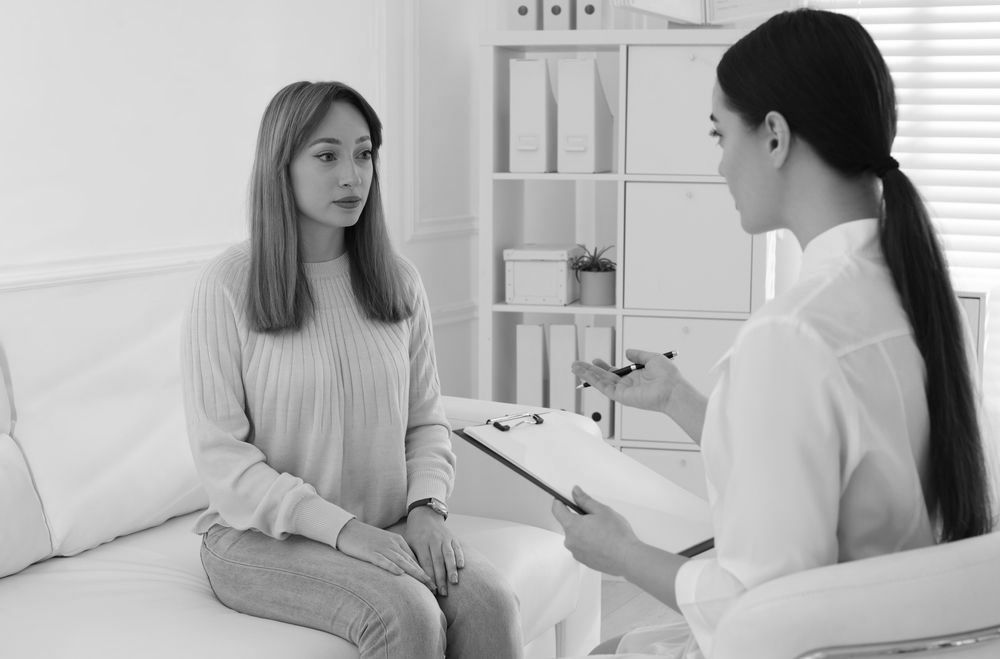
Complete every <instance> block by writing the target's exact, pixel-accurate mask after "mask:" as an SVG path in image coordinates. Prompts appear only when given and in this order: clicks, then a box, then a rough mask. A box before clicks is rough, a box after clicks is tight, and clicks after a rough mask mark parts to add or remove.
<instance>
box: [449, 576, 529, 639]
mask: <svg viewBox="0 0 1000 659" xmlns="http://www.w3.org/2000/svg"><path fill="white" fill-rule="evenodd" d="M459 579H460V581H459V585H458V586H457V587H453V588H451V589H449V591H448V592H449V597H451V596H452V595H458V596H459V597H458V598H457V601H456V603H458V602H461V606H460V607H457V608H459V614H460V615H476V614H479V615H482V616H485V617H488V618H490V619H493V620H496V621H498V622H501V621H502V622H501V624H505V625H506V624H511V625H514V624H519V621H520V603H519V601H518V599H517V595H516V594H515V593H514V589H513V588H511V586H510V583H509V582H508V581H507V579H505V578H504V577H503V575H501V574H500V573H499V572H497V570H496V569H495V568H494V567H493V566H492V565H490V564H489V563H485V564H479V565H470V566H469V568H467V569H465V570H462V571H460V572H459Z"/></svg>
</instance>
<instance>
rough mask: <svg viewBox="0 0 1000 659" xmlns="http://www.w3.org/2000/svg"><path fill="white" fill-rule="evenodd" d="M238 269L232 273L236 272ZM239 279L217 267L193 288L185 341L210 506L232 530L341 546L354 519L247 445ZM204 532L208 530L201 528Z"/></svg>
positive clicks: (187, 400)
mask: <svg viewBox="0 0 1000 659" xmlns="http://www.w3.org/2000/svg"><path fill="white" fill-rule="evenodd" d="M231 270H232V269H231ZM234 279H236V277H234V273H233V272H232V271H230V272H227V271H226V269H224V268H221V267H218V265H217V264H213V266H210V267H209V268H208V269H206V271H205V273H203V275H202V277H201V278H200V280H199V282H198V284H197V285H196V287H195V291H194V296H193V299H192V303H191V307H190V309H189V312H188V315H187V318H186V322H185V326H184V331H183V337H182V349H181V355H182V377H183V381H182V382H183V390H184V408H185V414H186V417H187V429H188V438H189V441H190V444H191V452H192V455H193V458H194V462H195V466H196V468H197V470H198V474H199V476H200V478H201V482H202V484H203V486H204V487H205V489H206V491H207V493H208V498H209V502H210V505H211V507H212V508H213V509H214V510H215V511H216V512H217V513H218V514H219V516H221V517H222V519H223V520H224V521H225V523H226V524H228V525H229V526H232V527H233V528H237V529H249V528H253V529H257V530H259V531H261V532H262V533H265V534H266V535H269V536H271V537H273V538H278V539H283V538H285V537H286V536H287V535H288V534H289V533H298V534H301V535H305V536H307V537H310V538H312V539H314V540H318V541H321V542H326V543H327V544H329V545H331V546H335V544H336V538H337V535H338V534H339V533H340V530H341V528H343V526H344V525H345V524H346V523H347V522H348V521H350V519H352V517H353V515H351V514H350V513H348V512H347V511H345V510H343V509H342V508H340V507H339V506H336V505H334V504H332V503H330V502H328V501H326V500H324V499H322V498H321V497H320V496H319V495H318V494H317V492H316V490H315V488H314V487H313V486H311V485H310V484H308V483H306V482H304V481H303V480H302V479H301V478H298V477H296V476H293V475H291V474H288V473H279V472H278V471H277V470H275V469H273V468H272V467H271V466H270V465H269V464H268V463H267V459H266V456H265V455H264V453H262V452H261V451H260V449H258V448H257V447H256V446H254V445H253V444H252V443H251V442H250V441H249V440H250V438H251V435H252V432H253V430H252V427H253V426H252V422H251V420H250V419H249V418H248V417H247V413H246V411H245V407H244V403H245V399H246V394H245V392H244V389H243V374H242V364H241V361H242V351H241V338H240V333H241V331H246V330H245V329H244V328H241V327H239V324H238V321H237V318H238V317H239V314H238V308H239V307H237V304H239V302H238V296H237V295H236V294H235V293H234V292H233V289H234V288H236V287H235V286H232V283H233V280H234ZM198 530H200V531H204V529H198Z"/></svg>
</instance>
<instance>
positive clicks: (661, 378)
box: [573, 348, 683, 412]
mask: <svg viewBox="0 0 1000 659" xmlns="http://www.w3.org/2000/svg"><path fill="white" fill-rule="evenodd" d="M676 355H677V351H670V352H667V353H656V352H649V351H645V350H635V349H632V348H630V349H628V350H626V351H625V358H626V359H628V360H629V361H630V362H632V363H631V364H629V365H628V366H623V367H622V368H619V369H615V370H612V369H611V367H610V366H609V365H608V364H606V363H605V362H603V361H600V360H597V361H595V363H594V364H589V363H587V362H582V361H578V362H574V363H573V374H574V375H575V376H576V377H578V378H580V379H581V380H583V381H584V383H586V384H587V385H589V386H592V387H594V388H595V389H597V390H598V391H600V392H601V393H602V394H604V395H605V396H607V397H608V398H610V399H611V400H614V401H617V402H619V403H622V404H623V405H629V406H631V407H638V408H640V409H645V410H653V411H657V412H662V411H664V410H665V409H666V404H667V401H668V400H669V399H670V395H671V394H672V393H673V390H674V387H675V386H677V384H678V383H679V382H681V381H683V378H682V377H681V374H680V370H679V369H678V368H677V367H676V366H675V365H674V364H673V361H672V359H673V357H675V356H676ZM629 374H632V375H631V376H629V377H624V376H628V375H629Z"/></svg>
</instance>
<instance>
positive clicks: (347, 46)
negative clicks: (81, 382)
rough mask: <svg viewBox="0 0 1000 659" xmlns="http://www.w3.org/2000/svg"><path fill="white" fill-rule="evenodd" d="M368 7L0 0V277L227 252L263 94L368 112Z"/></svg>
mask: <svg viewBox="0 0 1000 659" xmlns="http://www.w3.org/2000/svg"><path fill="white" fill-rule="evenodd" d="M377 4H378V3H370V2H365V1H364V0H355V1H350V2H345V1H338V2H327V1H323V0H283V1H282V2H280V3H279V2H274V1H269V0H212V1H211V2H204V1H201V0H171V1H170V2H164V1H162V0H88V1H87V2H79V1H77V0H5V2H4V3H3V12H2V15H3V18H2V20H0V82H2V85H3V90H4V93H3V96H4V101H3V103H2V105H0V154H2V156H0V223H2V239H0V264H3V267H5V268H10V267H13V266H17V265H23V264H45V263H47V262H51V261H61V260H64V259H81V258H93V257H99V256H102V255H112V254H121V253H123V252H135V251H147V250H162V249H167V248H183V247H190V246H199V245H205V244H215V243H224V242H231V241H234V240H238V239H241V238H242V237H243V236H244V235H245V219H244V198H245V195H246V186H247V177H248V174H249V169H250V162H251V158H252V154H253V146H254V140H255V135H256V130H257V123H258V121H259V118H260V115H261V113H262V111H263V109H264V106H265V104H266V103H267V101H268V99H269V98H270V97H271V96H272V95H273V94H274V92H276V91H277V90H278V89H279V88H280V87H282V86H283V85H285V84H286V83H288V82H291V81H293V80H300V79H326V78H340V79H342V80H345V81H347V82H349V83H351V84H354V85H356V86H357V87H358V88H359V90H360V91H361V92H362V93H364V94H366V95H368V96H370V97H372V100H373V103H374V104H375V105H376V107H377V106H378V104H379V103H380V102H381V101H382V99H381V98H379V96H380V84H381V83H380V72H379V70H378V69H377V67H378V64H379V62H378V59H377V58H375V57H373V51H374V49H376V48H378V47H379V46H380V45H381V39H380V38H379V37H380V34H379V33H378V30H377V28H378V25H377V23H376V21H375V20H374V18H375V12H376V5H377Z"/></svg>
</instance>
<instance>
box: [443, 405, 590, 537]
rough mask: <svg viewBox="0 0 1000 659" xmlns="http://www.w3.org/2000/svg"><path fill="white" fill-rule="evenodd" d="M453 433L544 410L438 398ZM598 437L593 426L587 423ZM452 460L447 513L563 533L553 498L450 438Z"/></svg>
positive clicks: (474, 448)
mask: <svg viewBox="0 0 1000 659" xmlns="http://www.w3.org/2000/svg"><path fill="white" fill-rule="evenodd" d="M442 400H443V401H444V406H445V411H446V413H447V415H448V420H449V421H450V422H451V424H452V428H453V429H455V430H457V429H459V428H464V427H465V426H471V425H477V424H481V423H483V422H484V421H486V419H489V418H493V417H497V416H503V415H504V414H510V413H512V412H525V411H532V412H544V411H546V410H545V408H542V407H530V406H525V405H514V404H512V403H497V402H493V401H485V400H477V399H474V398H459V397H457V396H442ZM588 423H590V424H591V425H592V426H593V432H594V433H595V435H596V436H598V437H600V436H601V435H600V429H599V428H598V426H597V424H596V423H593V422H592V421H589V420H588ZM452 445H453V447H454V451H455V456H456V458H457V473H456V476H455V490H454V492H452V495H451V499H450V501H449V502H448V507H449V508H450V509H451V510H452V511H454V512H456V513H462V514H465V515H478V516H480V517H491V518H494V519H505V520H508V521H511V522H519V523H521V524H529V525H531V526H537V527H540V528H543V529H548V530H550V531H557V532H559V533H562V528H561V527H560V526H559V523H558V522H556V520H555V518H554V517H552V495H551V494H549V493H547V492H545V491H544V490H542V489H541V488H540V487H538V486H536V485H534V484H532V483H531V482H529V481H528V480H526V479H525V478H523V477H521V476H518V475H517V474H515V473H514V472H513V471H511V470H510V469H508V468H507V467H504V466H503V465H501V464H500V463H499V462H497V461H496V460H494V459H493V458H491V457H489V456H488V455H486V454H485V453H484V452H483V451H482V450H480V449H478V448H476V447H475V446H472V445H471V444H470V443H469V442H467V441H465V440H464V439H462V438H461V437H458V436H457V435H452Z"/></svg>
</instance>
